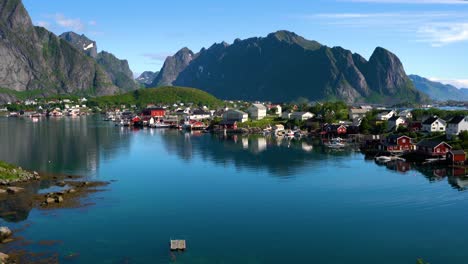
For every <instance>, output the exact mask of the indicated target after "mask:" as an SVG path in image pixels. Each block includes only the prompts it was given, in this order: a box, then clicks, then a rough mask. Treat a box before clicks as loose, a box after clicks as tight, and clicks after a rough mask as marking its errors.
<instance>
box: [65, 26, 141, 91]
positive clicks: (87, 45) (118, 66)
mask: <svg viewBox="0 0 468 264" xmlns="http://www.w3.org/2000/svg"><path fill="white" fill-rule="evenodd" d="M60 38H61V39H63V40H65V41H67V42H68V43H70V44H71V45H72V46H74V47H75V48H76V49H77V50H79V51H81V52H82V53H83V54H86V55H88V56H89V57H91V58H93V59H95V60H96V62H97V63H98V64H99V66H101V67H102V69H103V70H104V71H105V72H106V74H107V75H108V76H109V78H110V79H111V81H112V83H113V84H114V85H115V86H117V87H119V88H120V89H121V90H123V91H130V90H135V89H138V88H139V86H138V84H137V83H136V82H135V80H134V79H133V73H132V71H131V70H130V66H129V65H128V61H127V60H120V59H118V58H117V57H115V56H114V55H113V54H112V53H109V52H106V51H101V52H100V53H97V44H96V42H95V41H94V40H91V39H89V38H88V37H86V36H85V35H78V34H76V33H74V32H66V33H63V34H62V35H60Z"/></svg>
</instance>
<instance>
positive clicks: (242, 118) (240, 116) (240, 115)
mask: <svg viewBox="0 0 468 264" xmlns="http://www.w3.org/2000/svg"><path fill="white" fill-rule="evenodd" d="M248 119H249V115H248V114H247V113H245V112H242V111H240V110H235V109H230V110H227V111H225V112H224V114H223V121H230V122H234V121H235V122H238V123H244V122H247V120H248Z"/></svg>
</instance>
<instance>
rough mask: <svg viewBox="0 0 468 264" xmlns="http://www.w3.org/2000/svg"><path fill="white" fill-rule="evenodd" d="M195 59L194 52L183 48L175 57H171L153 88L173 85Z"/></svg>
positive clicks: (154, 82)
mask: <svg viewBox="0 0 468 264" xmlns="http://www.w3.org/2000/svg"><path fill="white" fill-rule="evenodd" d="M193 57H194V54H193V52H192V51H191V50H189V49H188V48H183V49H181V50H179V51H178V52H177V53H176V54H175V55H174V56H169V57H168V58H167V59H166V61H165V62H164V65H163V67H162V69H161V71H160V72H159V74H158V76H157V77H156V78H155V79H154V81H153V83H152V85H151V86H165V85H173V83H174V81H175V80H176V79H177V77H178V76H179V74H180V73H181V72H182V71H184V70H185V69H186V68H187V66H188V65H189V64H190V62H191V61H192V60H193Z"/></svg>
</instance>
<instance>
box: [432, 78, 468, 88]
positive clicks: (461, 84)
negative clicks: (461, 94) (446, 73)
mask: <svg viewBox="0 0 468 264" xmlns="http://www.w3.org/2000/svg"><path fill="white" fill-rule="evenodd" d="M429 80H431V81H433V82H441V83H443V84H450V85H453V86H455V87H457V88H468V79H443V78H436V77H431V78H429Z"/></svg>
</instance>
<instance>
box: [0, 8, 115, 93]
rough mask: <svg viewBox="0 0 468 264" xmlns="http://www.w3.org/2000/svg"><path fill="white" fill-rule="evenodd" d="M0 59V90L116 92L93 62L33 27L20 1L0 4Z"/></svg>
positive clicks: (51, 35) (57, 39) (74, 49)
mask: <svg viewBox="0 0 468 264" xmlns="http://www.w3.org/2000/svg"><path fill="white" fill-rule="evenodd" d="M0 58H1V60H0V87H2V88H8V89H11V90H14V91H33V90H37V91H41V93H43V94H55V93H83V94H84V93H86V94H95V95H103V94H113V93H115V92H117V91H118V90H119V89H118V88H117V87H116V86H115V85H113V84H112V82H111V80H110V78H109V77H108V76H107V74H106V73H105V71H104V70H102V68H101V67H100V66H99V65H98V64H97V63H96V61H95V60H94V59H92V58H90V57H88V56H86V55H84V54H83V53H82V52H80V51H78V50H77V49H76V48H75V47H73V46H72V45H70V44H69V43H68V42H67V41H64V40H62V39H61V38H59V37H57V36H56V35H54V34H53V33H51V32H49V31H47V30H46V29H45V28H42V27H35V26H33V24H32V22H31V18H30V17H29V14H28V12H27V11H26V9H25V8H24V6H23V4H22V2H21V0H2V1H0ZM5 97H6V96H2V98H5Z"/></svg>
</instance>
